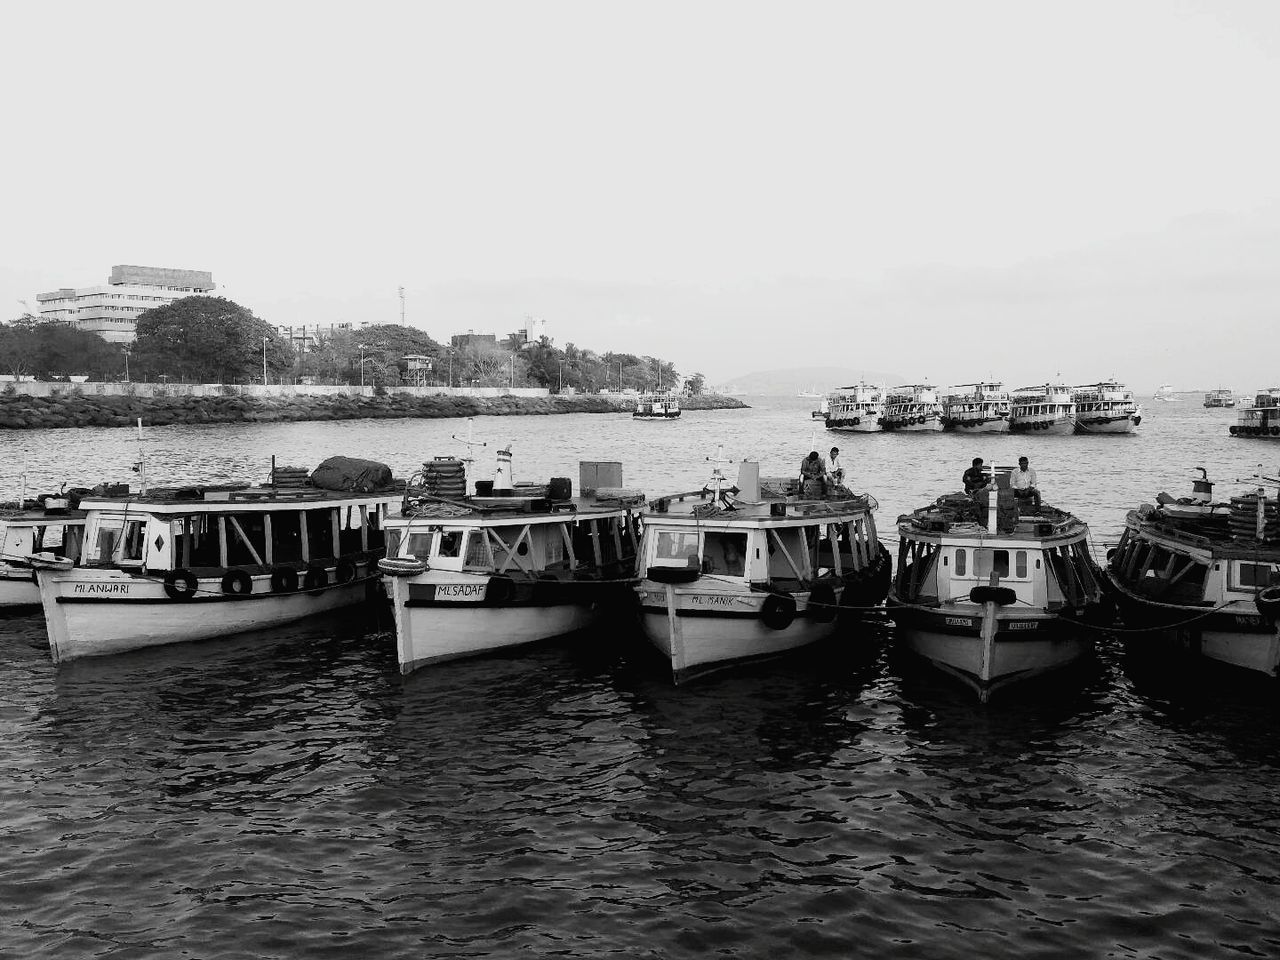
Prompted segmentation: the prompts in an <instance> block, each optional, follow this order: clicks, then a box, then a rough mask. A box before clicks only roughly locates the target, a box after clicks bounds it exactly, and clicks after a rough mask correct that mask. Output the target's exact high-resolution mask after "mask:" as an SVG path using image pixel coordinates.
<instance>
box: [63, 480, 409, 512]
mask: <svg viewBox="0 0 1280 960" xmlns="http://www.w3.org/2000/svg"><path fill="white" fill-rule="evenodd" d="M403 491H404V486H403V484H400V485H398V486H395V487H392V488H390V489H387V490H376V491H373V492H368V493H366V492H361V491H355V490H325V489H322V488H320V487H269V486H250V485H248V484H214V485H205V486H202V485H192V486H185V487H153V488H152V489H150V490H148V491H147V492H146V493H136V494H129V495H125V496H120V497H108V496H89V497H84V498H83V499H81V501H80V507H81V509H82V510H86V511H94V512H97V511H111V510H142V511H146V512H148V513H178V514H188V513H215V512H225V511H227V510H228V509H234V510H235V511H237V512H246V513H252V512H267V511H271V510H290V509H295V510H296V509H298V508H299V507H306V506H312V505H314V506H341V505H343V504H361V503H363V504H369V503H399V502H400V499H401V497H402V496H403Z"/></svg>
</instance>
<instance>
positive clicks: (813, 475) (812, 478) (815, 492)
mask: <svg viewBox="0 0 1280 960" xmlns="http://www.w3.org/2000/svg"><path fill="white" fill-rule="evenodd" d="M826 476H827V464H826V462H825V461H824V460H823V459H822V455H821V454H820V453H818V451H817V450H810V451H809V455H808V456H807V457H805V458H804V459H803V460H801V461H800V493H801V495H802V496H805V497H822V496H825V495H826V484H827V481H826Z"/></svg>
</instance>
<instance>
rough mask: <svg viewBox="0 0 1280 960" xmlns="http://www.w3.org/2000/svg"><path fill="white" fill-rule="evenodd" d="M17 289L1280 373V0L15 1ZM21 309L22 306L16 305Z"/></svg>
mask: <svg viewBox="0 0 1280 960" xmlns="http://www.w3.org/2000/svg"><path fill="white" fill-rule="evenodd" d="M5 21H6V30H5V31H3V35H2V36H0V84H3V89H4V90H5V94H4V96H3V97H0V120H3V126H2V127H0V129H2V130H3V132H4V147H5V148H4V150H3V154H0V155H2V156H3V165H2V167H0V169H2V170H3V175H2V176H0V201H2V206H0V304H6V305H7V308H4V309H7V310H8V311H9V312H10V313H11V314H12V315H13V316H17V315H19V314H21V313H22V312H23V305H22V303H21V302H20V301H26V302H27V303H28V304H30V305H31V306H32V307H33V308H34V306H35V295H36V294H37V293H39V292H43V291H47V290H54V289H57V288H59V287H66V286H72V287H74V286H90V285H94V284H98V283H103V282H105V280H106V278H107V276H108V274H109V273H110V268H111V266H112V265H113V264H144V265H150V266H168V267H183V268H188V269H197V270H210V271H212V273H213V275H214V281H215V282H216V283H217V284H218V287H219V290H218V292H219V293H221V294H222V295H225V296H228V297H230V298H231V299H233V300H236V301H237V302H240V303H242V304H244V305H245V306H248V307H249V308H251V309H252V310H253V311H254V312H255V313H257V314H258V315H259V316H261V317H263V318H264V319H266V320H269V321H270V322H272V323H278V324H299V323H331V322H339V321H357V322H358V321H366V322H398V321H399V318H400V300H399V297H398V289H399V288H400V287H404V289H405V310H406V314H405V315H406V319H407V322H409V323H410V324H412V325H414V326H418V327H421V328H423V329H425V330H426V331H427V332H428V333H430V334H431V335H432V336H434V337H436V338H437V339H445V338H447V337H448V336H449V335H450V334H452V333H456V332H461V331H465V330H468V329H472V330H476V331H479V332H496V333H499V334H504V333H506V332H509V331H511V330H514V329H515V328H516V327H517V326H518V325H519V324H520V321H521V319H522V318H523V317H524V316H526V315H532V316H537V317H541V318H543V319H545V320H546V322H547V327H548V334H549V335H550V336H551V337H552V338H553V339H554V340H555V341H556V343H557V345H560V346H563V345H564V344H565V343H567V342H573V343H576V344H577V345H578V346H580V347H589V348H593V349H597V350H600V351H604V350H608V349H614V350H625V351H631V352H637V353H644V354H653V355H660V356H663V357H666V358H669V359H672V360H674V361H675V362H676V364H677V366H678V367H679V368H680V370H681V371H683V372H685V373H690V372H693V371H694V370H697V371H701V372H703V373H705V374H706V375H707V377H708V378H709V379H710V380H711V381H712V382H727V381H730V380H732V379H733V378H734V377H736V376H739V375H741V374H742V373H744V372H747V371H752V370H760V369H776V368H780V367H789V366H795V367H812V366H815V365H824V366H825V365H831V364H847V366H849V367H850V368H854V369H857V368H870V369H879V370H895V371H900V372H902V373H903V374H904V375H907V376H909V377H911V378H912V379H916V378H919V379H928V380H931V381H932V382H935V383H939V384H943V385H945V384H948V383H959V382H967V381H971V380H973V379H976V378H979V377H986V376H994V377H998V378H1001V379H1004V380H1006V381H1007V382H1011V383H1013V382H1017V383H1034V382H1037V381H1042V380H1044V379H1046V378H1050V377H1056V376H1061V377H1063V378H1064V379H1066V380H1068V381H1071V382H1087V381H1089V380H1091V379H1093V380H1096V379H1099V378H1101V377H1111V376H1115V377H1119V378H1120V379H1123V380H1127V381H1128V382H1129V383H1130V384H1131V385H1134V386H1135V387H1137V388H1139V389H1151V388H1153V387H1155V386H1156V385H1157V384H1161V383H1172V384H1174V385H1175V386H1178V387H1185V388H1188V389H1191V388H1197V387H1207V386H1216V385H1225V386H1232V387H1234V388H1237V389H1239V390H1241V391H1246V390H1253V389H1255V388H1257V387H1261V386H1265V385H1271V384H1274V383H1277V382H1280V369H1277V367H1278V366H1280V365H1278V364H1277V362H1276V356H1277V352H1276V349H1275V348H1276V344H1277V334H1278V333H1280V124H1278V123H1277V102H1278V100H1280V4H1277V3H1274V2H1270V0H1264V2H1256V3H1255V2H1229V0H1227V2H1213V3H1200V2H1189V0H1182V2H1178V0H1161V2H1139V0H1110V2H1103V3H1093V2H1071V3H1067V2H1059V3H1041V2H1030V0H1018V2H1007V3H1005V2H982V0H966V2H964V3H956V2H936V3H934V2H902V3H886V2H882V0H877V2H857V0H847V2H841V3H806V2H788V3H772V4H760V3H751V2H732V3H699V2H683V3H666V2H646V3H643V4H639V3H633V4H621V3H609V2H591V3H565V2H546V0H543V2H538V3H527V2H525V3H497V2H469V3H458V2H454V3H448V4H442V3H430V2H419V3H412V4H410V3H404V4H396V3H378V2H366V3H362V4H359V5H355V4H336V3H324V2H309V3H305V4H304V3H288V2H276V3H261V2H255V3H241V2H221V3H218V4H174V3H154V4H153V3H135V2H128V0H122V2H113V3H111V4H102V3H92V4H89V3H85V4H75V3H50V4H25V5H22V6H13V7H10V8H7V9H6V14H5ZM4 309H0V317H5V316H6V314H5V312H4Z"/></svg>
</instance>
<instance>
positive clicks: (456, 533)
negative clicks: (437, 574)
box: [436, 530, 467, 557]
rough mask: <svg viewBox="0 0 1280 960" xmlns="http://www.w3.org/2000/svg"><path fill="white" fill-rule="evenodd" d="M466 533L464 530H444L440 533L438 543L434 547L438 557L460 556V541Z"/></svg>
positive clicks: (465, 536)
mask: <svg viewBox="0 0 1280 960" xmlns="http://www.w3.org/2000/svg"><path fill="white" fill-rule="evenodd" d="M466 538H467V535H466V531H464V530H444V531H442V532H441V534H440V543H439V545H438V546H437V548H436V556H438V557H460V556H462V543H463V541H464V540H466Z"/></svg>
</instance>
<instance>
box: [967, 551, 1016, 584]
mask: <svg viewBox="0 0 1280 960" xmlns="http://www.w3.org/2000/svg"><path fill="white" fill-rule="evenodd" d="M973 568H974V569H973V572H974V574H976V575H977V577H978V579H979V580H985V579H987V578H988V577H990V576H991V575H992V574H993V573H994V574H995V575H996V576H997V577H1007V576H1009V551H1008V550H986V549H983V550H975V551H973Z"/></svg>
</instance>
